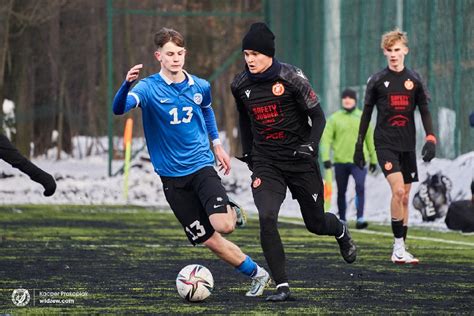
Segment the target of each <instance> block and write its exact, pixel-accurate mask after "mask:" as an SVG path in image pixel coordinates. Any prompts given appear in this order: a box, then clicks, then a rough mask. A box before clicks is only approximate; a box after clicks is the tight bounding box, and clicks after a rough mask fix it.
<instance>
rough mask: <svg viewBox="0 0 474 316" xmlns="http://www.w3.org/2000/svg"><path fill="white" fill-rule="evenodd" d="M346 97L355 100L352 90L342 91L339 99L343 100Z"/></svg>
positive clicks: (355, 94)
mask: <svg viewBox="0 0 474 316" xmlns="http://www.w3.org/2000/svg"><path fill="white" fill-rule="evenodd" d="M346 97H349V98H351V99H354V100H357V93H356V92H355V91H354V90H352V89H346V90H344V91H342V94H341V99H344V98H346Z"/></svg>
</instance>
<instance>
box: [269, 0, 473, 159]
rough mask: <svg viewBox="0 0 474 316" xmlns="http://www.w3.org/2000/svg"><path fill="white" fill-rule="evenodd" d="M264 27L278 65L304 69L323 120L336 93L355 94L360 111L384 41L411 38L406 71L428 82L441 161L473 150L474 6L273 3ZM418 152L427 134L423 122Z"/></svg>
mask: <svg viewBox="0 0 474 316" xmlns="http://www.w3.org/2000/svg"><path fill="white" fill-rule="evenodd" d="M266 17H267V22H268V23H269V24H270V25H271V28H272V29H273V31H274V32H275V35H276V37H277V42H276V45H277V58H279V59H280V60H281V61H284V62H289V63H292V64H294V65H296V66H299V67H301V68H302V69H303V70H304V72H305V73H306V75H307V76H308V77H309V78H310V80H311V82H312V84H313V87H314V88H315V90H316V91H317V92H318V93H319V94H320V96H321V99H322V105H323V108H325V110H326V113H327V114H330V113H332V112H334V111H335V110H336V109H338V108H339V106H340V100H339V95H340V91H341V90H343V89H344V88H345V87H352V88H354V89H356V91H358V95H359V98H358V99H359V106H362V101H361V100H363V97H364V92H365V84H366V82H367V79H368V77H369V76H370V75H371V74H372V73H374V72H376V71H378V70H380V69H381V68H383V67H385V66H386V62H385V57H384V56H383V54H382V51H381V49H380V39H381V36H382V34H383V33H385V32H386V31H389V30H391V29H393V28H395V27H400V28H401V29H402V30H404V31H406V32H407V33H408V39H409V47H410V53H409V54H408V56H407V58H406V59H405V64H406V65H407V66H408V67H409V68H413V69H415V70H416V71H418V72H419V73H420V74H421V75H422V76H423V78H424V79H425V80H426V81H427V84H428V88H429V90H430V93H431V96H432V101H431V103H430V109H431V113H432V116H433V123H434V126H435V131H436V134H437V135H438V138H439V143H440V146H439V156H440V157H445V158H454V157H456V156H458V155H460V154H463V153H466V152H470V151H472V150H474V131H473V130H474V129H473V128H471V127H470V126H469V121H468V116H469V114H470V112H472V111H474V106H473V105H472V102H473V100H474V36H473V30H474V1H473V0H395V1H394V0H316V1H315V0H298V1H296V0H293V1H292V0H273V1H268V2H267V3H266ZM417 124H418V129H417V130H418V134H419V135H418V142H417V143H418V146H422V145H423V142H422V139H423V137H424V131H423V128H422V126H421V122H420V119H419V118H418V120H417Z"/></svg>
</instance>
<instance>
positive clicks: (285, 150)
mask: <svg viewBox="0 0 474 316" xmlns="http://www.w3.org/2000/svg"><path fill="white" fill-rule="evenodd" d="M231 90H232V94H233V95H234V98H235V100H236V103H237V109H238V111H239V114H240V119H239V124H240V132H241V138H242V147H243V152H244V153H252V157H253V160H254V161H258V160H272V161H280V162H288V161H295V160H300V159H301V158H296V157H293V153H294V151H295V149H296V148H297V147H298V146H299V145H301V144H305V143H308V142H313V143H314V144H315V146H316V148H315V149H316V150H317V146H318V145H319V140H320V138H321V134H322V132H323V130H324V126H325V123H326V120H325V118H324V113H323V112H322V110H321V107H320V105H319V98H318V96H317V95H316V93H315V92H314V91H313V89H312V88H311V85H310V83H309V81H308V79H307V78H306V77H305V75H304V74H303V72H302V71H301V70H300V69H298V68H296V67H295V66H293V65H289V64H285V63H281V70H280V72H279V74H278V75H277V76H276V78H273V79H271V80H267V81H263V82H260V81H259V82H255V81H252V80H251V78H249V75H248V73H247V72H246V71H243V72H242V73H240V74H238V75H237V76H236V77H235V79H234V81H233V82H232V84H231ZM309 119H311V122H312V123H313V124H312V125H313V126H314V129H312V127H311V125H310V124H309Z"/></svg>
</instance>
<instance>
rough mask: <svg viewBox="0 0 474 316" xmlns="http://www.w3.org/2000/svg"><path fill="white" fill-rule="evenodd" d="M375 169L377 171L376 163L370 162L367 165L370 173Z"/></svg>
mask: <svg viewBox="0 0 474 316" xmlns="http://www.w3.org/2000/svg"><path fill="white" fill-rule="evenodd" d="M375 171H377V164H375V163H371V164H370V165H369V172H370V173H374V172H375Z"/></svg>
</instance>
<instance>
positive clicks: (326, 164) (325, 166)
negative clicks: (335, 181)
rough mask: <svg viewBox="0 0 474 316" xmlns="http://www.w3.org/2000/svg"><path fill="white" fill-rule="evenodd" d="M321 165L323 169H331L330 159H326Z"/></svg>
mask: <svg viewBox="0 0 474 316" xmlns="http://www.w3.org/2000/svg"><path fill="white" fill-rule="evenodd" d="M323 165H324V169H331V167H332V163H331V160H326V161H325V162H323Z"/></svg>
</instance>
